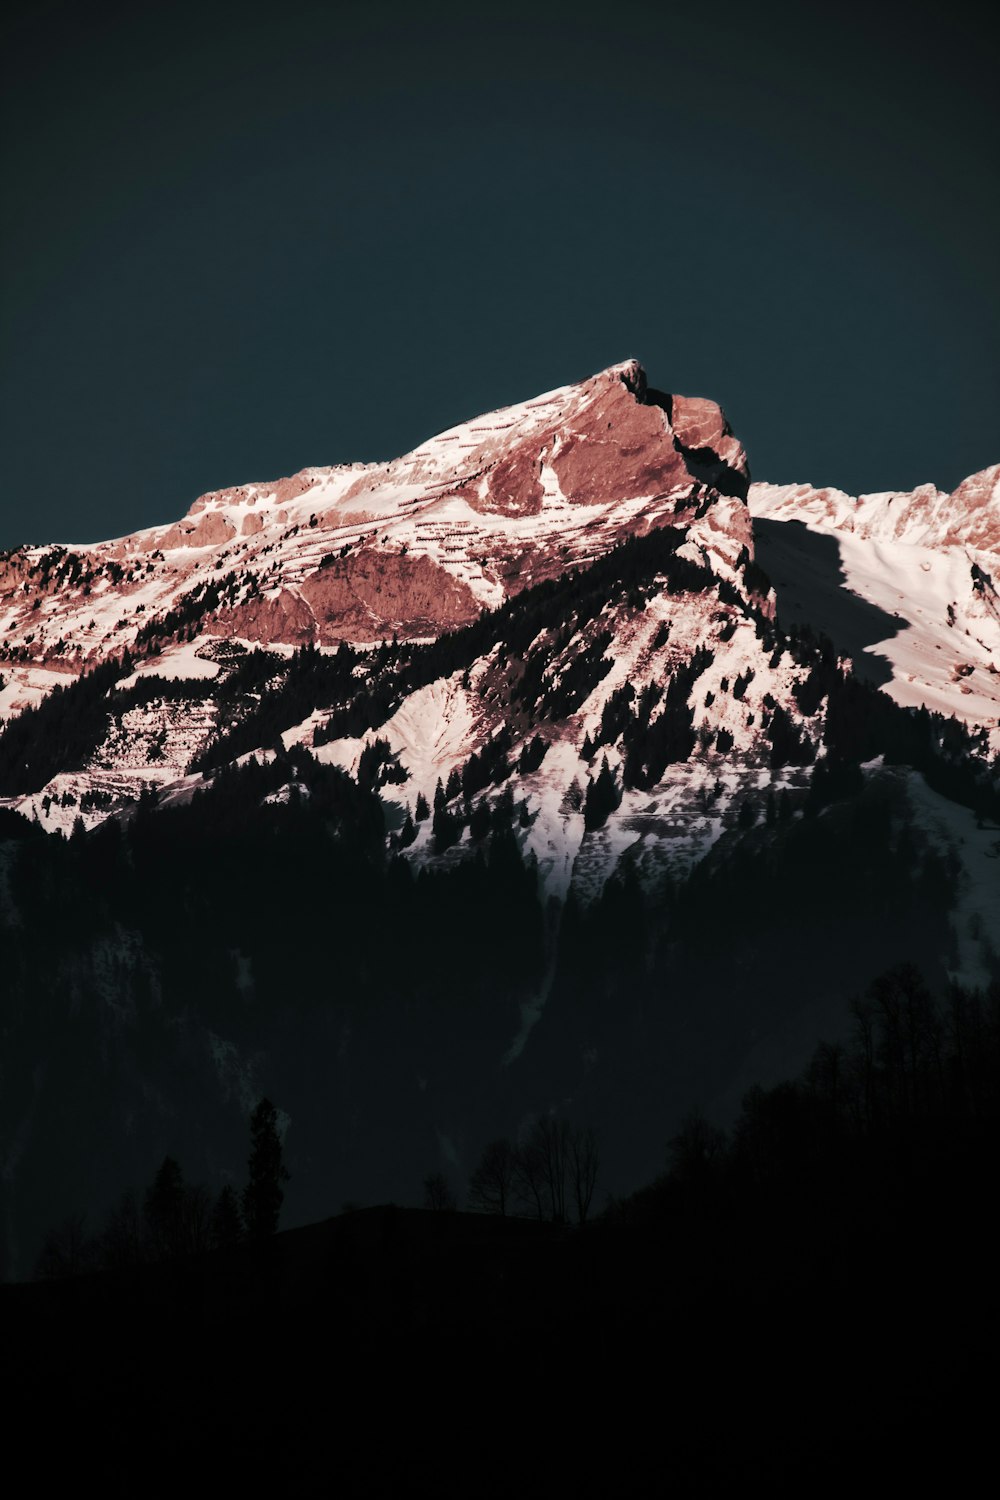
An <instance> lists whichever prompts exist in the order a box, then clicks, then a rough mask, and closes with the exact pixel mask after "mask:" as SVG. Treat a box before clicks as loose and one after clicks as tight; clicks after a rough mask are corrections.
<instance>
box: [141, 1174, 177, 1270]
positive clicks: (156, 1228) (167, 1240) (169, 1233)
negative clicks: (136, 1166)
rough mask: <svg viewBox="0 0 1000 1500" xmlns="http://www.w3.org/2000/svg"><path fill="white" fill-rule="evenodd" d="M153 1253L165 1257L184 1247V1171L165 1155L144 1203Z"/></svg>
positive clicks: (144, 1214) (175, 1253) (143, 1208)
mask: <svg viewBox="0 0 1000 1500" xmlns="http://www.w3.org/2000/svg"><path fill="white" fill-rule="evenodd" d="M142 1211H143V1217H144V1218H145V1221H146V1229H147V1231H148V1233H149V1238H150V1242H151V1245H152V1248H153V1253H154V1254H155V1255H157V1256H161V1257H164V1258H167V1257H170V1256H174V1255H180V1253H181V1251H182V1250H183V1249H184V1174H183V1173H182V1171H181V1169H180V1166H179V1164H178V1163H177V1162H176V1161H174V1158H173V1157H172V1156H165V1157H164V1158H163V1161H162V1163H161V1165H160V1168H159V1171H158V1172H157V1174H156V1176H155V1177H154V1179H153V1185H152V1187H151V1188H150V1189H149V1191H148V1192H147V1193H146V1197H145V1200H144V1202H143V1205H142Z"/></svg>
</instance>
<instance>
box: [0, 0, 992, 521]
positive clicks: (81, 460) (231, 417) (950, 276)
mask: <svg viewBox="0 0 1000 1500" xmlns="http://www.w3.org/2000/svg"><path fill="white" fill-rule="evenodd" d="M473 10H475V11H476V12H477V14H476V15H475V16H473V15H472V14H471V12H472V11H473ZM892 10H893V12H894V14H895V17H896V18H897V19H895V20H894V19H892V18H889V17H886V18H882V17H880V16H878V15H877V14H876V15H875V16H872V15H871V14H870V13H867V12H866V9H863V8H860V7H859V8H857V9H852V7H850V6H845V5H842V4H841V5H837V6H833V5H829V6H828V5H823V6H817V5H806V4H801V5H798V6H794V7H788V8H783V7H776V6H770V7H769V6H767V5H766V4H758V5H755V4H750V3H747V0H743V3H740V4H738V5H737V4H728V3H725V0H714V3H712V4H710V5H697V4H693V3H691V0H688V3H685V4H679V5H675V4H672V3H660V4H656V5H653V4H649V5H642V4H635V3H629V0H614V3H611V0H606V3H605V4H604V5H603V6H601V7H600V9H597V8H594V9H592V10H587V9H586V8H585V7H583V6H581V5H567V6H564V7H549V8H546V7H545V6H544V5H541V6H539V5H532V6H523V7H522V6H521V5H520V4H518V3H517V0H509V3H506V4H504V5H502V6H496V7H494V6H491V5H490V4H489V3H486V4H484V5H480V6H477V7H473V6H471V5H469V4H466V5H463V6H457V5H456V6H452V5H447V6H443V5H435V4H433V3H426V0H425V3H423V4H418V3H415V0H414V3H410V4H408V5H400V4H378V3H368V4H365V5H358V6H354V5H349V4H339V5H338V4H330V3H328V4H323V5H319V4H317V5H308V4H300V3H296V0H283V3H277V0H272V3H271V4H269V5H267V6H256V5H255V4H253V3H243V4H239V5H233V6H231V7H230V6H225V5H214V6H213V5H211V4H210V3H208V4H203V5H197V6H194V5H190V6H189V5H187V4H185V3H183V0H172V3H170V4H161V3H145V4H144V3H142V0H129V3H128V4H124V5H105V6H95V5H88V4H81V3H79V0H76V3H74V4H72V5H64V4H45V3H43V0H35V3H33V4H31V5H30V6H23V7H21V6H17V5H15V6H13V7H8V10H7V16H6V19H5V20H4V22H3V23H2V32H3V34H2V35H0V52H2V57H3V62H2V68H3V78H2V83H3V96H4V97H3V139H2V151H3V155H2V211H3V216H4V217H3V240H2V256H3V265H2V366H0V372H2V388H0V443H2V486H3V488H2V492H0V494H2V498H0V546H3V545H10V544H12V543H15V542H18V541H20V540H23V539H26V538H27V539H32V540H39V541H41V540H49V539H62V540H76V541H87V540H96V539H97V538H99V537H102V536H108V535H114V534H117V533H119V532H122V531H126V530H131V529H134V528H136V527H139V526H142V525H150V524H152V523H153V522H157V521H165V520H169V519H173V518H175V517H176V516H178V515H179V514H181V513H182V512H183V511H184V510H185V509H186V508H187V506H188V505H189V503H190V502H191V500H192V499H193V498H194V497H195V496H196V495H197V494H199V493H200V492H202V491H204V490H206V489H210V488H214V487H218V486H221V485H225V484H235V483H239V482H240V481H243V480H248V479H265V478H274V477H277V476H280V475H283V474H287V473H291V472H293V471H294V470H296V469H298V468H301V467H303V466H304V465H307V464H329V463H337V462H346V461H349V460H352V459H372V458H386V457H392V456H394V455H396V454H397V453H400V452H403V451H405V450H406V449H408V448H410V447H412V446H414V445H415V444H416V443H418V442H419V441H420V440H421V439H423V438H424V437H426V436H429V435H430V434H431V433H433V432H435V431H438V430H440V429H441V428H443V427H446V426H449V425H450V424H452V423H454V422H456V421H459V420H461V419H462V418H464V417H466V416H470V415H473V414H475V413H477V412H479V411H482V410H486V409H489V408H491V407H495V406H498V405H500V404H502V403H504V402H508V401H512V400H518V399H521V398H526V397H529V396H531V395H532V394H535V393H537V392H539V391H541V390H544V389H547V388H549V387H551V386H554V385H560V384H563V383H565V382H567V381H571V380H576V379H579V378H582V377H584V376H586V375H589V374H591V373H593V372H594V371H595V370H597V369H600V368H601V367H603V366H604V365H607V364H610V363H612V362H614V361H616V360H618V359H622V358H625V357H627V356H630V355H635V356H637V357H638V358H639V359H641V360H642V361H643V363H644V365H645V366H646V369H647V371H648V374H649V377H650V380H651V381H652V383H653V384H655V385H659V386H662V387H665V388H666V389H669V390H672V391H679V392H685V393H688V394H701V395H709V396H712V397H714V398H715V399H716V400H719V401H721V402H722V404H723V405H724V406H725V407H726V409H727V412H728V414H729V416H730V419H731V421H732V423H733V425H734V427H735V429H736V431H737V432H738V434H739V435H740V437H741V438H742V439H743V441H744V443H745V444H746V446H747V448H748V450H749V453H750V459H751V465H752V469H753V472H754V475H755V477H757V478H768V479H774V480H783V481H788V480H810V481H812V482H814V483H817V484H823V483H827V484H838V485H840V486H841V487H843V488H845V489H848V490H852V491H854V492H857V491H858V490H872V489H880V488H900V487H907V486H911V485H913V484H916V483H919V482H921V481H924V480H933V481H934V482H935V483H937V484H939V485H941V486H942V487H944V488H951V487H953V486H954V485H955V484H956V483H957V482H958V481H959V480H960V479H961V478H963V477H964V476H965V475H966V474H967V473H969V472H972V471H974V470H976V469H978V468H982V467H984V466H985V465H986V464H988V463H992V462H996V461H997V460H998V459H1000V358H998V351H1000V288H998V274H997V266H998V261H1000V128H998V121H1000V107H998V102H997V95H998V90H997V84H996V78H995V75H993V68H994V59H995V53H994V50H993V47H992V45H991V42H990V39H989V37H987V36H986V35H985V34H984V33H983V31H982V22H979V23H978V25H977V24H976V23H974V21H973V17H974V16H975V15H976V14H977V12H976V11H973V10H972V9H971V8H966V7H965V6H963V5H962V4H949V5H948V6H945V7H940V6H938V5H936V4H935V5H934V6H930V5H927V6H924V5H922V4H920V3H914V4H911V5H910V6H909V7H907V8H906V9H905V10H903V9H901V8H896V7H893V8H892ZM900 18H905V19H900Z"/></svg>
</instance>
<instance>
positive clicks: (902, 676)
mask: <svg viewBox="0 0 1000 1500" xmlns="http://www.w3.org/2000/svg"><path fill="white" fill-rule="evenodd" d="M749 505H750V511H751V514H752V516H753V521H754V538H755V544H756V555H757V560H758V562H759V563H760V564H761V566H762V567H763V568H764V569H765V570H766V571H767V573H768V574H769V576H770V578H771V581H772V583H773V584H774V586H775V590H776V593H777V607H778V611H779V614H780V615H781V617H782V618H783V619H784V620H785V622H786V623H792V622H802V621H805V622H807V623H809V624H811V625H812V626H813V627H814V628H816V629H819V630H822V631H823V632H824V633H825V634H826V635H828V636H829V637H830V638H831V639H832V640H833V641H834V643H835V644H836V645H837V647H838V648H839V649H840V650H841V651H843V652H844V653H845V654H847V655H849V656H850V657H851V658H852V659H853V661H854V664H855V667H856V669H857V670H859V671H860V672H862V673H864V674H866V675H868V676H869V677H871V678H872V679H873V680H875V681H876V682H878V683H879V684H880V685H882V686H884V688H885V690H886V692H888V693H889V694H890V695H891V696H892V697H893V698H894V699H895V700H896V702H897V703H900V704H903V705H905V706H908V707H919V706H921V705H926V707H928V708H930V709H932V710H934V711H936V712H939V713H944V714H949V715H954V716H955V717H956V718H958V719H961V720H963V721H964V722H965V723H968V724H975V725H983V726H985V727H988V728H989V729H990V730H991V731H992V734H993V739H994V743H995V745H996V747H997V748H1000V736H998V733H997V726H998V723H1000V677H998V676H997V669H998V666H1000V599H998V596H997V592H996V586H995V580H997V578H998V577H1000V465H995V466H994V467H992V468H990V469H986V470H984V471H983V472H982V473H981V474H974V475H972V476H971V477H970V478H969V479H967V480H965V481H964V483H963V484H961V485H960V486H959V487H958V489H957V490H955V491H954V493H953V494H951V495H945V494H943V493H942V492H941V491H939V490H936V489H934V487H933V486H932V485H923V486H921V487H920V488H919V489H917V490H913V491H910V492H908V493H887V494H877V495H862V496H860V497H859V498H854V497H853V496H850V495H845V494H844V493H843V492H842V491H840V490H833V489H812V488H810V487H809V486H808V485H773V484H753V485H751V487H750V492H749Z"/></svg>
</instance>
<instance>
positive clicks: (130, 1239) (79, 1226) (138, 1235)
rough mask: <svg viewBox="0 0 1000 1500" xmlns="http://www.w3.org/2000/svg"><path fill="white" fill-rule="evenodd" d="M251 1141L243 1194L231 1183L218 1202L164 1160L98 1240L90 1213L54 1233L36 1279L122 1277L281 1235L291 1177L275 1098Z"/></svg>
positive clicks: (257, 1111)
mask: <svg viewBox="0 0 1000 1500" xmlns="http://www.w3.org/2000/svg"><path fill="white" fill-rule="evenodd" d="M250 1140H251V1148H250V1158H249V1161H248V1164H247V1168H248V1175H247V1183H246V1186H245V1187H244V1188H243V1190H242V1192H239V1193H238V1192H237V1191H236V1189H235V1188H234V1187H233V1186H232V1185H230V1184H227V1185H226V1186H224V1187H223V1188H222V1189H221V1190H220V1191H219V1193H218V1194H216V1195H215V1196H214V1197H213V1195H212V1194H211V1193H210V1192H209V1190H208V1188H206V1187H205V1186H204V1184H202V1183H189V1182H185V1180H184V1173H183V1171H182V1169H181V1166H180V1163H179V1162H177V1161H175V1159H174V1158H173V1157H172V1156H167V1157H164V1159H163V1161H162V1162H161V1164H160V1166H159V1168H158V1170H157V1172H156V1175H155V1177H154V1178H153V1181H152V1182H151V1183H150V1185H149V1187H148V1188H147V1189H146V1191H145V1193H144V1194H143V1195H142V1197H141V1199H140V1197H139V1196H138V1195H137V1194H136V1193H135V1192H134V1191H133V1190H132V1189H127V1190H126V1191H125V1192H124V1193H123V1194H122V1195H121V1197H120V1198H119V1200H118V1202H117V1203H116V1204H115V1206H114V1208H113V1209H112V1210H111V1212H110V1214H109V1215H108V1217H107V1219H106V1221H105V1223H104V1226H103V1228H102V1229H100V1230H99V1231H98V1232H96V1233H91V1231H90V1228H89V1226H88V1221H87V1215H86V1213H77V1214H72V1215H70V1217H69V1218H67V1219H65V1220H64V1221H63V1222H62V1223H61V1224H59V1225H58V1226H57V1227H55V1228H53V1229H51V1230H50V1231H49V1233H48V1234H47V1235H46V1237H45V1241H44V1244H43V1245H42V1249H41V1253H40V1254H39V1256H38V1260H37V1262H36V1264H35V1279H36V1280H39V1281H61V1280H64V1279H66V1278H68V1277H71V1276H80V1275H83V1274H84V1273H86V1272H88V1271H98V1270H103V1271H122V1270H126V1269H129V1268H130V1267H134V1266H140V1265H150V1264H153V1263H154V1262H157V1261H170V1260H179V1259H182V1258H183V1257H185V1256H191V1255H199V1254H202V1253H204V1252H205V1251H207V1250H229V1249H232V1247H233V1246H235V1245H238V1244H240V1242H241V1241H243V1240H262V1239H266V1238H267V1237H268V1236H269V1235H272V1234H276V1233H277V1229H278V1222H279V1219H280V1215H281V1205H282V1203H283V1201H284V1187H283V1184H284V1183H285V1182H287V1181H288V1177H289V1174H288V1171H287V1169H286V1168H285V1165H284V1162H283V1158H282V1146H281V1137H280V1135H279V1133H278V1113H277V1110H276V1109H275V1107H274V1105H273V1104H272V1103H271V1101H270V1100H269V1099H261V1100H259V1102H258V1103H257V1105H256V1107H255V1108H254V1110H253V1112H252V1114H251V1116H250Z"/></svg>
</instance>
